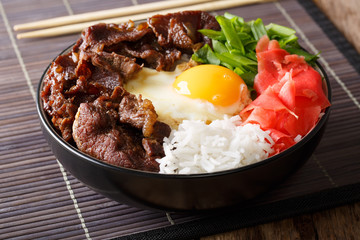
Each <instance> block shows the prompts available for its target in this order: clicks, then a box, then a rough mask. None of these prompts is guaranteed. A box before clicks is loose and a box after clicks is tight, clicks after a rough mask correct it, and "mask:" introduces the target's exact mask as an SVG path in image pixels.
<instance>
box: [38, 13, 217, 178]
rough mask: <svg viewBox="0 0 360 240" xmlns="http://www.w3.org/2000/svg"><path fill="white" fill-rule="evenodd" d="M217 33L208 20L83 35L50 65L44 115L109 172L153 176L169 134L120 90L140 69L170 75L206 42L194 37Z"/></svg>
mask: <svg viewBox="0 0 360 240" xmlns="http://www.w3.org/2000/svg"><path fill="white" fill-rule="evenodd" d="M202 28H208V29H214V30H219V29H220V27H219V25H218V23H217V22H216V20H215V18H214V17H213V16H211V15H209V14H208V13H206V12H201V11H186V12H179V13H173V14H168V15H155V16H153V17H151V18H149V19H148V20H147V22H142V23H140V24H138V25H135V24H134V22H132V21H129V22H127V23H124V24H121V25H117V24H97V25H94V26H91V27H89V28H87V29H85V30H84V31H83V32H82V35H81V38H80V39H79V40H78V41H77V43H76V44H75V46H74V47H73V48H72V50H71V51H70V52H69V53H67V54H64V55H61V56H59V57H57V58H56V59H55V61H54V62H53V63H52V64H51V66H50V68H49V70H48V72H47V74H46V77H45V79H44V83H43V89H42V92H41V99H42V101H43V106H44V110H45V111H46V113H47V114H48V115H49V117H50V118H51V121H52V123H53V125H54V127H55V128H56V129H57V130H58V131H59V133H60V134H61V135H62V137H63V138H64V140H66V141H68V142H70V143H73V144H76V146H77V147H78V149H80V150H81V151H83V152H84V153H87V154H89V155H91V156H93V157H95V158H98V159H100V160H102V161H104V162H107V163H109V164H112V165H116V166H121V167H126V168H133V169H139V170H144V171H153V172H157V171H159V164H158V163H157V162H156V161H155V159H156V158H161V157H163V156H164V150H163V147H162V143H163V138H164V137H167V136H169V134H170V131H171V129H170V127H169V126H168V125H167V124H165V123H163V122H160V121H158V120H157V114H156V110H155V109H154V106H153V105H152V102H151V101H150V100H147V99H142V98H141V96H135V95H133V94H131V93H129V92H127V91H126V90H125V89H124V88H123V83H124V82H126V81H129V80H131V79H132V77H133V76H134V75H135V74H136V73H137V72H139V71H140V70H141V69H142V67H143V66H145V67H150V68H154V69H156V70H157V71H169V70H171V69H173V68H174V65H175V64H176V61H178V60H179V59H180V58H181V56H182V55H183V54H191V53H192V52H193V51H194V49H195V48H196V47H198V46H199V45H200V46H201V45H202V44H204V43H206V42H209V40H208V39H206V38H204V37H203V36H202V35H201V34H200V33H198V31H197V30H198V29H202Z"/></svg>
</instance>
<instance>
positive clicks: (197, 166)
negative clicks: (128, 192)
mask: <svg viewBox="0 0 360 240" xmlns="http://www.w3.org/2000/svg"><path fill="white" fill-rule="evenodd" d="M240 124H241V119H240V117H239V116H235V117H232V118H227V117H225V118H224V119H222V120H215V121H213V122H212V123H211V124H206V123H205V122H204V121H193V120H184V121H183V122H182V123H181V124H180V125H179V128H178V130H173V131H172V132H171V134H170V136H169V138H165V139H164V145H163V146H164V151H165V157H163V158H161V159H157V161H158V162H159V164H160V173H166V174H196V173H209V172H216V171H222V170H228V169H233V168H238V167H242V166H245V165H249V164H252V163H256V162H259V161H261V160H263V159H265V158H267V157H268V156H269V154H271V153H272V151H273V149H272V146H273V144H274V141H273V140H272V138H271V137H270V135H269V133H268V132H266V131H263V130H261V129H260V126H259V125H257V124H245V125H243V126H241V125H240Z"/></svg>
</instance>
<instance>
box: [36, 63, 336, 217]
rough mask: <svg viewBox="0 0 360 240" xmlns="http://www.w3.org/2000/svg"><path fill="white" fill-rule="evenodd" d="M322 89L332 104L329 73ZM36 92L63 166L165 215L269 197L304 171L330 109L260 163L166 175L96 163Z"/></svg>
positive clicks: (118, 197) (112, 194) (102, 189)
mask: <svg viewBox="0 0 360 240" xmlns="http://www.w3.org/2000/svg"><path fill="white" fill-rule="evenodd" d="M317 67H318V70H319V71H320V72H321V73H322V75H323V77H324V82H323V85H324V86H323V87H324V90H325V93H326V94H327V96H328V99H329V101H330V102H331V90H330V83H329V80H328V77H327V75H326V73H325V71H324V69H323V68H322V67H321V66H320V64H319V63H317ZM47 70H48V69H46V70H45V72H44V74H43V76H42V78H41V80H40V83H39V86H38V92H37V103H36V104H37V111H38V114H39V118H40V122H41V127H42V130H43V133H44V136H45V138H46V140H47V142H48V144H49V146H50V148H51V150H52V152H53V153H54V155H55V156H56V158H57V159H58V160H59V161H60V162H61V164H62V165H63V166H64V167H65V169H66V170H68V171H69V172H70V173H71V174H72V175H73V176H74V177H76V178H77V179H78V180H80V181H81V182H83V183H84V184H85V185H86V186H88V187H89V188H91V189H93V190H94V191H96V192H98V193H100V194H102V195H104V196H106V197H108V198H110V199H113V200H115V201H118V202H120V203H125V204H128V205H131V206H136V207H140V208H150V209H156V210H164V211H195V210H211V209H219V208H224V207H229V206H234V205H236V204H239V203H243V202H245V201H247V200H249V199H252V198H254V197H256V196H257V195H259V194H262V193H265V192H266V191H268V190H269V189H270V188H272V187H273V186H275V185H276V184H278V183H280V182H281V181H283V180H284V179H285V178H287V177H288V176H289V175H290V174H292V173H293V172H294V171H296V170H297V169H298V168H300V167H301V166H302V165H303V164H304V163H305V162H306V161H307V160H308V159H309V158H310V156H311V155H312V153H313V152H314V150H315V148H316V147H317V145H318V143H319V141H320V139H321V138H322V135H323V132H324V130H325V125H326V123H327V121H328V117H329V114H330V108H327V109H326V110H325V114H324V115H323V116H322V118H321V119H320V120H319V122H318V123H317V125H316V126H315V127H314V129H313V130H311V131H310V132H309V133H308V134H307V135H306V136H305V137H304V138H303V139H302V140H301V141H300V142H298V143H297V144H295V145H294V146H292V147H290V148H289V149H287V150H285V151H283V152H281V153H279V154H277V155H274V156H272V157H270V158H268V159H265V160H263V161H261V162H258V163H255V164H251V165H248V166H245V167H241V168H237V169H232V170H227V171H221V172H215V173H206V174H190V175H166V174H160V173H151V172H144V171H138V170H133V169H127V168H122V167H116V166H112V165H109V164H106V163H104V162H102V161H100V160H97V159H95V158H93V157H91V156H89V155H87V154H84V153H83V152H81V151H79V150H78V149H77V148H76V147H74V146H72V145H71V144H69V143H67V142H66V141H64V140H63V139H62V137H61V136H60V135H59V134H58V133H57V131H56V130H55V129H54V128H53V126H52V124H51V121H50V120H49V118H48V116H47V115H46V113H45V112H44V110H43V104H42V101H41V99H40V92H41V89H42V86H43V79H44V77H45V74H46V72H47Z"/></svg>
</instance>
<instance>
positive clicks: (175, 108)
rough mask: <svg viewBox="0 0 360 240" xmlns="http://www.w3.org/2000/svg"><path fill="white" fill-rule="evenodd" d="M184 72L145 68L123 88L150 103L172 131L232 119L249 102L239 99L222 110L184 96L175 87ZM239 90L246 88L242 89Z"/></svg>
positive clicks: (208, 103)
mask: <svg viewBox="0 0 360 240" xmlns="http://www.w3.org/2000/svg"><path fill="white" fill-rule="evenodd" d="M181 72H182V71H181V70H180V69H179V68H176V69H175V70H174V71H172V72H168V71H166V72H165V71H161V72H158V71H156V70H154V69H150V68H145V67H144V68H143V69H142V70H141V71H140V72H139V73H138V74H137V75H136V76H135V78H133V79H131V80H129V81H128V82H127V83H125V85H124V87H125V89H126V90H127V91H129V92H130V93H133V94H135V95H142V98H143V99H145V98H147V99H149V100H151V101H152V103H153V105H154V107H155V110H156V113H157V114H158V120H159V121H162V122H165V123H167V124H168V125H169V126H170V127H171V128H172V129H177V127H178V125H179V124H180V123H181V122H182V121H183V120H202V121H205V122H208V123H210V122H212V121H214V120H216V119H223V118H224V115H227V116H232V115H234V114H236V113H238V112H240V111H241V110H242V109H243V108H244V107H245V105H247V104H248V102H246V101H245V102H244V103H243V102H242V101H243V100H244V99H239V101H238V102H236V103H235V104H233V105H231V106H227V107H220V106H215V105H213V104H211V103H210V102H208V101H204V100H201V99H191V98H188V97H186V96H183V95H181V94H179V93H177V92H176V91H175V90H174V89H173V87H172V84H173V82H174V80H175V78H176V77H177V76H178V75H180V74H181ZM240 88H246V86H244V85H241V86H240ZM239 90H240V91H243V90H244V89H239ZM245 90H246V91H247V89H245ZM242 98H243V96H242Z"/></svg>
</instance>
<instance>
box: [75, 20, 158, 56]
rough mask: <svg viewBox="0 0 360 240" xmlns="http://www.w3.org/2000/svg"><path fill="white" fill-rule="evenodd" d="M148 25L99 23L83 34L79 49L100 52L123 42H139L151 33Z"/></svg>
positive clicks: (130, 22)
mask: <svg viewBox="0 0 360 240" xmlns="http://www.w3.org/2000/svg"><path fill="white" fill-rule="evenodd" d="M150 32H151V29H150V28H148V25H147V24H146V23H142V24H139V25H138V26H135V24H134V22H132V21H129V22H127V23H124V24H119V25H118V24H105V23H99V24H96V25H93V26H91V27H88V28H86V29H85V30H84V31H83V32H82V40H81V41H78V44H77V45H78V48H79V49H80V50H82V51H88V50H90V51H94V52H99V51H102V50H103V49H104V47H109V46H112V45H115V44H117V43H119V42H123V41H131V42H134V41H137V40H139V39H141V38H142V37H143V36H145V35H146V34H148V33H150Z"/></svg>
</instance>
